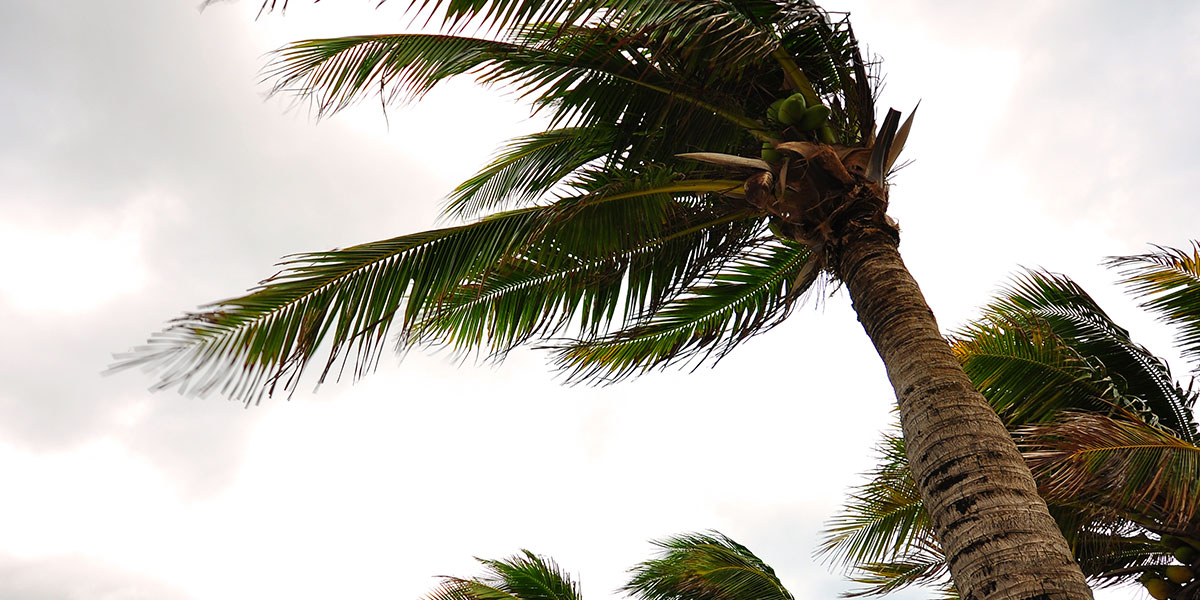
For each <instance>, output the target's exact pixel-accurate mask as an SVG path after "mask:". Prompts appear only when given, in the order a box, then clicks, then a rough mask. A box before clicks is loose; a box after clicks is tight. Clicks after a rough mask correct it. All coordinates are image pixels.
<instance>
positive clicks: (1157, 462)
mask: <svg viewBox="0 0 1200 600" xmlns="http://www.w3.org/2000/svg"><path fill="white" fill-rule="evenodd" d="M1017 435H1018V441H1019V443H1020V445H1021V447H1022V450H1023V453H1024V455H1025V457H1026V461H1027V462H1028V463H1029V465H1030V468H1031V469H1032V470H1033V472H1034V476H1035V477H1036V478H1037V480H1038V482H1039V483H1040V484H1041V486H1040V487H1041V490H1042V494H1043V496H1044V497H1045V498H1046V499H1047V501H1048V502H1056V503H1066V504H1072V505H1085V506H1086V505H1091V506H1095V507H1097V508H1098V509H1107V510H1110V511H1115V512H1116V513H1118V514H1121V515H1135V516H1136V517H1137V518H1140V519H1151V520H1153V521H1154V522H1157V523H1159V524H1161V525H1165V526H1168V527H1185V526H1187V525H1188V524H1190V523H1193V522H1194V521H1195V520H1196V519H1197V518H1200V447H1197V446H1195V445H1193V444H1190V443H1188V442H1186V441H1184V440H1182V439H1180V438H1178V437H1177V436H1174V435H1172V434H1170V433H1168V432H1166V431H1164V430H1162V429H1159V428H1156V427H1153V426H1151V425H1148V424H1146V423H1145V422H1143V421H1141V420H1139V419H1136V418H1132V417H1131V415H1128V414H1126V415H1124V416H1123V418H1113V417H1109V416H1106V415H1098V414H1088V413H1066V414H1065V416H1064V417H1063V418H1062V419H1061V420H1059V421H1056V422H1054V423H1051V424H1045V425H1039V426H1034V427H1029V428H1025V429H1022V430H1020V431H1018V432H1017Z"/></svg>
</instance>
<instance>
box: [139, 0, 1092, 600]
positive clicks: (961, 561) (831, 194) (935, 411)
mask: <svg viewBox="0 0 1200 600" xmlns="http://www.w3.org/2000/svg"><path fill="white" fill-rule="evenodd" d="M285 4H286V2H285ZM413 6H414V7H417V8H419V9H428V10H429V11H432V12H433V13H436V14H439V15H441V16H442V24H443V26H444V27H445V29H444V31H446V33H439V34H398V35H372V36H357V37H345V38H337V39H316V40H306V41H300V42H296V43H293V44H290V45H288V46H286V47H284V48H282V49H281V50H280V51H279V52H278V53H277V54H276V60H275V62H274V63H272V66H271V67H269V69H268V74H269V76H270V77H271V78H273V79H274V80H275V81H276V90H277V91H280V92H289V93H292V92H294V93H297V94H299V95H300V97H301V98H304V99H307V100H309V101H311V102H312V105H313V106H314V107H315V108H316V110H317V111H318V112H319V113H320V114H329V113H332V112H336V111H337V110H339V109H341V108H344V107H346V106H348V105H350V104H352V103H353V102H355V101H358V100H360V99H362V98H364V97H367V96H369V95H373V94H376V93H378V94H380V95H381V96H382V98H383V100H385V101H386V100H392V101H399V102H402V101H412V100H416V99H419V98H420V97H421V96H422V95H423V94H424V93H426V92H428V91H429V90H430V89H431V88H433V87H434V86H436V85H437V84H439V83H440V82H442V81H444V80H446V79H448V78H451V77H455V76H459V75H470V76H474V77H475V78H476V80H478V81H480V82H482V83H484V84H491V85H501V86H505V88H506V89H508V90H515V91H516V92H517V93H518V94H520V95H522V96H523V97H524V98H525V99H526V100H528V101H529V102H531V103H532V105H533V107H534V109H535V110H537V111H540V112H541V113H542V114H545V115H548V116H549V118H550V123H551V125H550V128H549V129H547V130H546V131H544V132H541V133H537V134H533V135H529V136H526V137H522V138H519V139H516V140H514V141H512V142H511V143H510V144H509V145H508V146H507V147H505V148H504V149H502V150H501V151H500V153H499V154H498V156H497V157H496V159H495V161H494V162H493V163H492V164H490V165H488V166H486V167H485V168H484V169H483V170H481V171H480V172H479V174H478V175H476V176H474V177H472V178H471V179H469V180H467V181H466V182H464V183H463V184H462V185H460V186H459V187H458V188H457V189H456V190H455V191H454V192H453V193H452V194H451V196H450V198H449V201H448V203H447V205H446V214H447V216H448V217H450V218H454V219H460V220H462V221H464V222H466V224H464V225H457V226H451V227H445V228H441V229H434V230H430V231H425V232H421V233H416V234H410V235H403V236H400V237H396V238H392V239H388V240H382V241H378V242H371V243H367V244H362V245H359V246H354V247H351V248H346V249H343V250H333V251H328V252H315V253H310V254H304V255H300V256H296V257H292V258H290V259H287V260H286V261H285V262H284V264H283V268H282V270H281V272H280V273H278V274H277V275H275V276H273V277H271V278H270V279H268V280H266V281H264V282H263V283H262V284H261V285H260V286H259V287H257V288H255V289H254V290H252V291H251V292H250V293H248V294H246V295H244V296H241V297H238V298H233V299H230V300H224V301H221V302H217V303H215V304H212V305H209V306H207V307H205V308H204V309H203V310H201V311H200V312H195V313H189V314H186V315H185V316H183V317H181V318H180V319H178V320H177V321H176V322H174V323H173V324H172V325H171V326H169V327H168V328H167V329H166V330H164V331H163V332H161V333H159V334H156V335H154V336H153V337H152V338H151V339H150V341H149V343H148V344H146V345H145V346H143V347H141V348H139V349H137V350H136V351H135V352H133V353H132V354H130V355H127V356H125V357H123V358H122V359H121V362H120V364H121V365H122V366H130V365H146V366H148V367H151V368H154V369H157V370H158V372H159V373H160V375H161V377H160V379H159V381H158V384H157V385H158V387H160V388H167V387H177V388H179V389H181V390H189V391H193V392H199V393H204V392H207V391H210V390H215V389H216V390H221V391H222V392H224V393H226V394H228V395H230V396H231V397H234V398H238V399H242V400H245V401H247V402H251V401H257V400H258V399H259V398H260V397H261V396H262V395H263V394H264V393H267V394H269V393H270V392H271V391H273V390H276V389H288V388H292V387H294V386H295V385H296V383H297V381H298V379H299V377H300V375H301V373H303V372H304V371H305V370H306V368H307V367H308V366H309V365H310V363H311V362H312V361H313V359H314V358H317V357H318V356H320V355H323V356H324V358H323V359H320V360H319V365H320V366H319V369H320V372H321V378H322V379H323V378H324V377H326V376H327V375H328V374H330V373H331V372H336V373H341V372H342V369H343V368H344V366H346V365H349V366H350V369H351V370H352V371H353V372H354V374H355V375H356V376H358V375H361V374H362V373H364V372H366V371H368V370H370V369H371V368H373V367H374V365H375V364H376V362H377V360H378V358H379V356H380V353H381V351H382V348H383V346H384V344H385V343H386V341H387V339H388V334H389V333H391V334H396V335H397V336H398V338H399V340H400V344H401V346H402V347H410V346H416V345H445V346H449V347H451V348H453V349H455V350H457V351H461V352H474V351H482V352H484V353H486V354H488V355H490V356H493V357H496V358H500V357H503V356H504V355H505V354H506V353H507V352H509V351H510V350H511V349H513V348H514V347H516V346H519V345H522V344H527V343H537V344H544V345H549V346H550V347H551V348H552V351H553V356H554V359H555V361H556V362H557V364H558V365H559V366H560V367H561V368H562V369H563V370H564V371H565V372H566V374H567V376H568V378H570V379H572V380H587V381H592V382H612V381H617V380H621V379H624V378H627V377H630V376H633V375H637V374H639V373H643V372H645V371H647V370H650V369H654V368H661V367H666V366H670V365H675V364H678V363H683V362H688V361H694V362H702V361H704V360H706V359H710V360H715V359H719V358H720V357H721V356H724V355H725V354H726V353H727V352H729V351H730V350H732V349H733V348H734V347H735V346H737V345H738V344H740V343H742V342H744V341H745V340H747V339H749V338H750V337H752V336H754V335H755V334H758V333H761V332H763V331H765V330H767V329H769V328H770V327H772V326H773V325H775V324H777V323H779V322H780V321H781V320H782V319H784V318H785V317H787V316H788V314H789V313H790V311H791V310H792V309H794V308H795V306H796V305H797V303H798V300H799V299H801V298H803V297H804V296H805V294H806V293H808V292H810V291H811V290H812V289H813V288H814V287H815V286H819V285H820V283H822V282H826V281H831V280H836V281H839V282H841V283H842V284H844V286H845V288H846V290H847V291H848V293H849V295H850V299H851V301H852V302H853V305H854V308H855V310H856V311H857V313H858V317H859V320H860V321H861V322H862V324H863V327H864V329H865V330H866V332H867V334H868V335H869V336H870V338H871V340H872V342H873V343H874V344H875V347H876V348H877V349H878V351H879V354H880V356H881V358H882V359H883V362H884V365H885V367H886V368H887V372H888V376H889V378H890V380H891V382H892V385H893V387H894V388H895V390H896V395H897V399H898V402H899V407H900V414H901V419H902V421H903V427H904V431H905V440H906V443H907V448H908V452H909V455H910V458H911V459H912V460H911V465H912V469H913V471H914V473H915V474H916V479H917V481H918V482H920V489H921V490H922V495H923V497H924V498H926V501H927V504H928V506H930V507H935V508H932V509H931V511H930V513H931V516H932V520H933V522H934V529H935V530H936V531H937V532H938V535H939V536H940V539H941V540H942V541H943V544H944V545H943V547H944V548H945V549H946V550H947V553H948V555H949V556H951V557H952V560H951V571H952V572H953V573H954V577H955V580H956V581H957V583H958V586H959V589H961V590H964V592H965V593H966V594H967V595H970V596H972V597H977V598H985V597H986V598H989V599H997V600H999V599H1001V598H1014V599H1015V598H1031V597H1035V596H1036V597H1039V598H1046V599H1053V600H1060V599H1062V600H1065V599H1067V598H1071V599H1075V600H1083V599H1085V598H1089V597H1090V591H1089V590H1088V588H1087V586H1086V583H1085V581H1084V578H1083V576H1082V574H1081V573H1080V571H1079V569H1078V567H1077V566H1076V565H1075V563H1074V561H1073V560H1072V558H1071V553H1070V551H1069V548H1068V547H1067V545H1066V543H1065V541H1064V540H1063V538H1062V536H1061V534H1060V533H1059V532H1058V529H1057V528H1056V526H1055V523H1054V520H1053V519H1052V518H1051V516H1050V514H1049V512H1048V510H1047V509H1046V506H1045V503H1044V502H1043V501H1042V500H1041V499H1040V498H1039V497H1038V495H1037V490H1036V487H1035V485H1034V482H1033V479H1032V477H1030V475H1029V471H1028V469H1027V468H1026V466H1025V464H1024V462H1023V461H1022V459H1021V456H1020V454H1019V452H1018V450H1017V448H1016V446H1015V445H1014V444H1013V442H1012V440H1011V438H1010V437H1009V435H1008V432H1007V430H1006V429H1005V428H1004V424H1003V423H1002V422H1001V421H1000V420H999V418H998V417H997V416H996V415H995V413H994V412H993V411H992V409H991V407H990V406H989V405H988V404H987V402H986V401H985V400H984V399H983V397H982V396H981V395H979V393H978V392H977V391H975V388H974V387H973V386H972V385H971V381H970V380H969V379H968V378H967V376H966V375H965V374H964V373H963V371H962V368H961V367H960V365H959V363H958V361H957V360H956V359H955V356H954V354H953V352H952V351H951V349H950V347H949V346H948V345H947V344H946V341H945V340H944V339H943V337H942V335H941V333H940V332H939V330H938V327H937V323H936V322H935V320H934V318H933V314H932V312H931V311H930V309H929V307H928V306H927V304H926V303H925V300H924V298H923V297H922V295H921V292H920V290H919V289H918V287H917V284H916V282H915V281H914V280H913V278H912V276H911V275H910V274H909V272H908V270H907V268H906V267H905V266H904V263H903V261H902V260H901V258H900V254H899V252H898V249H897V247H898V243H899V237H900V235H899V229H898V227H897V225H896V223H895V222H894V221H893V220H892V219H891V218H890V217H888V216H887V213H886V211H887V207H888V201H889V198H888V176H889V173H890V172H891V171H892V169H893V166H894V165H895V163H896V160H897V158H898V156H899V154H900V151H901V149H902V148H903V146H904V142H905V139H906V138H907V136H908V132H909V128H910V126H911V124H912V118H911V115H910V116H909V118H908V119H907V120H906V121H905V122H904V123H903V124H901V122H900V113H898V112H897V111H894V110H891V111H888V113H887V115H886V117H885V118H884V119H883V121H882V123H877V122H876V107H875V97H876V89H877V87H878V83H879V78H878V77H877V76H876V75H875V72H874V67H875V65H874V64H872V63H871V62H869V61H867V60H865V59H864V58H863V56H862V53H861V52H860V49H859V45H858V41H857V40H856V38H855V36H854V32H853V30H852V29H851V27H850V23H849V21H848V18H847V16H846V15H839V14H831V13H827V12H825V11H823V10H822V9H820V8H819V7H818V6H816V5H815V4H813V3H812V2H811V1H809V0H687V1H684V0H591V1H589V0H494V1H492V2H479V1H478V0H435V1H433V2H421V3H413ZM263 7H264V9H266V10H269V9H273V8H275V1H274V0H268V1H267V2H265V3H264V5H263ZM467 31H473V32H474V35H464V32H467ZM960 506H969V508H968V509H965V510H959V509H958V508H956V507H960Z"/></svg>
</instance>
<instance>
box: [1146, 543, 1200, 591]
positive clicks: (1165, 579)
mask: <svg viewBox="0 0 1200 600" xmlns="http://www.w3.org/2000/svg"><path fill="white" fill-rule="evenodd" d="M1162 544H1163V545H1164V546H1166V547H1167V549H1169V550H1170V551H1171V555H1172V556H1174V557H1175V560H1177V561H1179V564H1177V565H1168V566H1166V567H1164V568H1162V569H1160V570H1159V569H1156V570H1154V571H1148V572H1146V573H1144V574H1142V576H1141V577H1139V578H1138V581H1140V582H1142V585H1144V586H1146V591H1147V592H1150V595H1151V596H1153V597H1154V598H1155V599H1156V600H1167V599H1168V598H1179V597H1181V596H1182V594H1181V593H1180V592H1182V591H1183V590H1184V589H1187V588H1190V587H1191V586H1194V585H1200V584H1197V583H1196V572H1197V569H1200V540H1192V539H1181V538H1177V537H1174V536H1170V535H1164V536H1163V537H1162Z"/></svg>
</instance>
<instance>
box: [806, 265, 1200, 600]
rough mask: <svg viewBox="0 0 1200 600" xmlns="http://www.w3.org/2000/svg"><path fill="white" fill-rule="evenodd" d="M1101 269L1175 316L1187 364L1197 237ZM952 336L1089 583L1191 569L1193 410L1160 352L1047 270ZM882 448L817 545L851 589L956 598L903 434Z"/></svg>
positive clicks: (1195, 531) (1194, 333) (1196, 308)
mask: <svg viewBox="0 0 1200 600" xmlns="http://www.w3.org/2000/svg"><path fill="white" fill-rule="evenodd" d="M1109 264H1110V265H1112V266H1116V267H1120V268H1121V269H1123V270H1122V273H1123V274H1124V283H1125V284H1126V285H1127V286H1129V289H1130V290H1131V291H1132V292H1133V293H1134V294H1136V295H1138V296H1140V297H1142V298H1143V299H1144V300H1145V301H1144V303H1143V305H1142V306H1143V307H1145V308H1146V309H1148V310H1150V311H1152V312H1154V313H1157V314H1158V315H1159V316H1160V317H1161V318H1162V319H1163V320H1165V321H1166V322H1168V323H1170V324H1171V325H1173V326H1175V329H1176V332H1177V336H1176V339H1177V341H1178V343H1179V347H1180V351H1181V354H1182V355H1183V356H1184V357H1186V358H1189V359H1191V361H1192V362H1193V364H1195V365H1198V366H1200V361H1198V360H1197V359H1198V358H1200V353H1198V352H1197V350H1200V244H1195V245H1194V246H1193V248H1192V249H1191V251H1190V252H1185V251H1181V250H1178V249H1172V248H1157V249H1156V250H1155V251H1154V252H1151V253H1147V254H1143V255H1138V256H1129V257H1120V258H1114V259H1110V261H1109ZM952 344H953V347H954V349H955V351H956V353H957V354H958V356H959V358H960V360H961V361H962V363H963V366H964V368H965V369H966V371H967V373H968V374H969V375H970V376H971V379H972V381H974V382H975V384H976V386H977V387H978V388H979V389H980V391H982V392H983V394H984V395H985V396H986V397H987V398H988V400H989V401H990V402H991V403H992V406H994V407H995V408H996V410H997V412H999V413H1000V415H1001V416H1002V417H1003V418H1004V419H1005V423H1006V424H1007V425H1008V427H1009V428H1010V430H1012V431H1013V433H1014V436H1015V437H1016V439H1017V443H1018V445H1019V446H1020V447H1021V448H1022V451H1023V453H1024V455H1025V457H1026V460H1027V461H1028V462H1029V464H1030V466H1031V467H1032V468H1033V473H1034V475H1035V476H1036V477H1037V479H1038V483H1039V489H1041V490H1042V494H1043V496H1044V497H1045V498H1046V500H1047V501H1048V502H1049V504H1050V510H1051V513H1052V514H1053V515H1054V516H1055V519H1056V520H1057V521H1058V523H1059V526H1060V528H1061V529H1062V531H1063V534H1064V535H1065V536H1066V538H1067V540H1068V542H1069V543H1070V544H1071V547H1072V550H1073V551H1074V553H1075V556H1076V558H1077V560H1078V561H1079V563H1080V565H1081V567H1082V568H1083V571H1084V573H1085V574H1086V575H1087V576H1088V577H1089V579H1090V580H1091V582H1092V583H1094V584H1096V585H1101V586H1105V585H1115V584H1120V583H1127V582H1130V581H1132V580H1134V579H1138V578H1141V579H1142V580H1143V581H1147V582H1148V578H1147V575H1148V574H1149V575H1151V576H1153V577H1155V578H1159V579H1161V578H1162V577H1163V575H1164V574H1165V569H1166V567H1167V566H1168V565H1169V564H1171V563H1173V562H1174V563H1179V562H1185V563H1195V564H1193V565H1192V566H1193V568H1195V567H1197V566H1200V561H1198V560H1197V559H1198V558H1200V557H1197V556H1193V554H1195V553H1193V552H1191V551H1189V550H1186V549H1185V550H1179V548H1180V547H1181V546H1182V545H1184V543H1183V542H1182V541H1181V538H1184V539H1190V540H1191V541H1192V543H1195V544H1200V444H1198V442H1200V435H1198V434H1197V430H1196V421H1195V417H1194V414H1193V412H1192V410H1193V407H1194V405H1195V402H1196V399H1197V396H1200V391H1198V390H1195V389H1194V388H1193V386H1192V385H1191V384H1189V385H1188V386H1187V387H1186V388H1185V387H1183V386H1181V385H1180V384H1179V383H1178V382H1176V381H1175V380H1174V379H1173V378H1172V376H1171V373H1170V370H1169V369H1168V368H1167V364H1166V362H1165V361H1163V360H1162V359H1160V358H1158V357H1157V356H1154V355H1153V354H1151V353H1150V352H1149V351H1148V350H1147V349H1146V348H1144V347H1142V346H1140V345H1138V344H1136V343H1134V342H1133V341H1132V340H1131V339H1130V336H1129V332H1128V331H1127V330H1125V329H1123V328H1121V327H1119V326H1118V325H1117V324H1116V323H1114V322H1113V321H1112V319H1111V318H1110V317H1109V316H1108V315H1107V314H1106V313H1105V312H1104V311H1103V310H1101V309H1100V307H1099V306H1098V305H1097V304H1096V302H1095V301H1094V300H1092V298H1091V297H1090V296H1088V294H1087V293H1086V292H1085V291H1084V290H1083V289H1082V288H1080V287H1079V286H1078V285H1077V284H1075V283H1074V282H1073V281H1071V280H1070V279H1068V278H1067V277H1064V276H1061V275H1053V274H1048V273H1041V272H1033V273H1028V274H1027V275H1025V276H1024V277H1021V278H1019V279H1017V281H1016V282H1015V283H1014V284H1013V285H1012V286H1011V287H1009V289H1008V290H1007V291H1006V292H1005V293H1004V294H1003V295H1002V296H1001V297H999V298H997V299H996V300H995V301H994V302H992V303H991V304H990V305H988V306H987V307H986V308H985V309H984V316H983V317H982V318H981V319H980V320H978V321H976V322H975V323H972V324H971V325H969V326H967V327H966V328H964V329H963V330H961V331H959V332H958V333H956V334H955V335H954V336H953V338H952ZM881 450H882V454H883V457H882V459H883V460H882V461H881V464H880V465H879V466H878V467H877V468H876V469H875V470H874V471H872V473H871V474H870V475H871V476H872V480H871V481H869V482H868V483H867V484H865V485H863V486H861V487H859V488H857V489H856V490H855V491H854V492H853V493H852V494H851V497H850V500H849V501H848V502H847V505H846V507H845V508H844V509H843V512H842V513H841V514H840V515H839V516H838V517H837V518H835V519H834V520H833V521H832V522H831V523H830V525H829V527H828V528H827V530H826V538H825V540H824V543H823V545H822V547H821V552H823V553H825V554H826V555H827V556H829V557H830V558H832V559H833V560H834V561H835V562H838V563H841V564H843V565H845V566H847V567H849V570H850V572H851V577H852V578H853V579H854V580H856V581H857V582H859V583H861V584H864V585H863V587H862V588H861V589H860V590H859V591H858V592H856V593H854V594H853V595H872V594H884V593H888V592H891V591H894V590H896V589H899V588H902V587H905V586H907V585H910V584H931V585H933V586H935V587H937V588H938V589H940V590H941V591H942V592H943V593H945V594H948V595H954V594H956V593H957V592H956V590H955V588H954V584H953V582H951V581H950V580H949V579H948V577H947V573H946V566H945V557H944V555H943V552H942V549H941V546H940V545H939V544H938V542H937V539H936V537H935V535H934V533H933V531H932V530H931V528H930V524H929V517H928V515H927V514H925V508H924V505H923V503H922V501H921V499H920V496H919V494H918V493H917V490H916V487H915V483H914V482H913V479H912V474H911V472H910V470H909V468H908V463H907V458H906V456H905V453H904V440H903V439H902V438H901V437H900V436H898V435H895V434H891V435H887V436H886V437H885V439H884V442H883V443H882V445H881ZM1176 551H1178V552H1179V553H1180V556H1181V557H1182V558H1177V557H1175V556H1174V554H1175V552H1176ZM1176 569H1178V567H1176ZM1179 573H1182V571H1177V572H1176V573H1175V574H1177V575H1179ZM1178 578H1179V579H1182V580H1184V581H1186V580H1187V578H1186V577H1184V576H1183V575H1179V577H1178ZM1173 583H1179V582H1173ZM1148 587H1151V588H1152V589H1151V591H1152V592H1157V593H1159V594H1160V595H1167V596H1169V597H1171V598H1194V597H1196V596H1197V589H1200V586H1197V585H1196V584H1194V583H1191V584H1186V585H1183V586H1178V585H1171V586H1166V585H1164V584H1162V583H1161V582H1160V583H1158V584H1149V586H1148Z"/></svg>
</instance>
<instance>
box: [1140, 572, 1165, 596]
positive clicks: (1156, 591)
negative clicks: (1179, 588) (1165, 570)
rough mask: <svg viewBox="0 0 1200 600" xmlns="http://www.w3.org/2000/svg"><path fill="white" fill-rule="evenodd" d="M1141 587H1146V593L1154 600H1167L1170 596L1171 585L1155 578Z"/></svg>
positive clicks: (1143, 583)
mask: <svg viewBox="0 0 1200 600" xmlns="http://www.w3.org/2000/svg"><path fill="white" fill-rule="evenodd" d="M1142 585H1144V586H1146V591H1147V592H1150V595H1151V596H1154V598H1155V600H1167V597H1168V596H1170V594H1171V584H1169V583H1167V582H1166V581H1164V580H1162V579H1158V578H1157V577H1156V578H1154V579H1148V580H1146V581H1144V582H1142Z"/></svg>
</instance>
